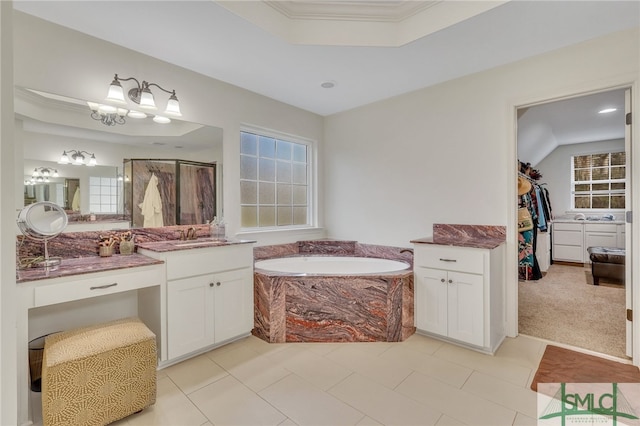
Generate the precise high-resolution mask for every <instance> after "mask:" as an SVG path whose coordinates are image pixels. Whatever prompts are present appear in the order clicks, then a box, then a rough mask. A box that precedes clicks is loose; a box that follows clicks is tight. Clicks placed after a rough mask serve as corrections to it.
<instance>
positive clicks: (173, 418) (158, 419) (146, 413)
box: [126, 377, 207, 426]
mask: <svg viewBox="0 0 640 426" xmlns="http://www.w3.org/2000/svg"><path fill="white" fill-rule="evenodd" d="M157 392H158V394H157V398H156V403H155V405H153V406H151V407H149V408H147V409H145V410H143V411H141V412H140V413H138V414H133V415H131V416H129V417H127V418H126V420H127V423H126V424H127V425H131V426H149V425H154V426H175V425H177V424H179V425H184V426H200V425H203V424H205V423H206V422H207V418H206V417H205V416H204V415H203V414H202V413H201V412H200V410H198V408H197V407H196V406H195V405H194V404H193V403H192V402H191V401H190V400H189V398H187V396H186V395H185V394H184V393H182V391H180V388H178V386H176V385H175V383H173V382H172V381H171V379H170V378H168V377H165V378H163V379H159V380H158V389H157Z"/></svg>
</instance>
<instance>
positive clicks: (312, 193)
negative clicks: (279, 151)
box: [238, 125, 317, 233]
mask: <svg viewBox="0 0 640 426" xmlns="http://www.w3.org/2000/svg"><path fill="white" fill-rule="evenodd" d="M243 133H251V134H254V135H256V136H258V137H266V138H272V139H275V140H280V141H283V142H289V143H294V144H300V145H304V146H306V148H307V149H306V152H307V159H306V180H307V184H306V188H307V200H306V203H307V204H306V205H307V219H306V223H305V224H299V225H294V224H291V225H277V212H276V225H272V226H260V225H259V208H260V202H259V201H260V200H259V199H258V200H257V203H256V204H255V205H256V206H257V207H258V213H257V219H258V226H255V227H248V226H244V225H243V224H242V207H243V206H247V205H252V204H245V203H242V188H239V189H240V194H239V195H240V198H239V207H240V221H239V222H240V227H239V232H244V233H251V232H269V231H290V230H301V229H313V228H317V213H316V211H317V196H316V188H317V164H316V160H315V159H316V149H317V144H316V142H315V141H314V140H312V139H309V138H305V137H302V136H297V135H292V134H288V133H284V132H280V131H276V130H272V129H265V128H262V127H256V126H251V125H242V126H241V127H240V132H239V137H238V143H239V144H241V143H242V134H243ZM239 151H240V152H239V156H238V158H239V159H240V162H242V156H243V154H242V147H241V146H240V145H239ZM256 157H257V158H260V157H259V156H258V155H256ZM276 161H277V159H276ZM291 163H292V164H293V161H291ZM258 173H259V170H258ZM243 181H253V182H260V179H259V176H256V179H255V180H251V179H243V178H242V177H241V176H240V179H239V182H238V184H239V185H242V182H243ZM274 183H275V184H277V181H276V182H274ZM275 197H276V200H275V204H273V206H277V205H278V203H277V194H276V195H275ZM270 206H271V205H270Z"/></svg>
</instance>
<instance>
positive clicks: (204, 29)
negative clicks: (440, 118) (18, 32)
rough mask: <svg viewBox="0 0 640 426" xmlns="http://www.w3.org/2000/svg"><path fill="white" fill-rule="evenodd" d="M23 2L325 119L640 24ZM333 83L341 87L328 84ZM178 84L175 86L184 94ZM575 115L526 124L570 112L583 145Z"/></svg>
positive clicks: (587, 10) (485, 11) (525, 5)
mask: <svg viewBox="0 0 640 426" xmlns="http://www.w3.org/2000/svg"><path fill="white" fill-rule="evenodd" d="M418 6H420V7H418ZM14 7H15V8H16V9H18V10H20V11H23V12H25V13H29V14H32V15H35V16H37V17H40V18H42V19H46V20H49V21H52V22H54V23H57V24H60V25H63V26H66V27H69V28H72V29H75V30H77V31H81V32H84V33H87V34H90V35H92V36H94V37H98V38H101V39H104V40H107V41H110V42H112V43H115V44H118V45H121V46H124V47H127V48H129V49H132V50H135V51H139V52H141V53H144V54H147V55H150V56H153V57H156V58H158V59H161V60H164V61H166V62H169V63H173V64H176V65H179V66H181V67H184V68H187V69H191V70H193V71H196V72H199V73H201V74H204V75H207V76H210V77H212V78H215V79H218V80H222V81H225V82H228V83H231V84H234V85H236V86H239V87H242V88H245V89H248V90H251V91H253V92H256V93H260V94H262V95H265V96H268V97H270V98H273V99H277V100H279V101H282V102H285V103H287V104H290V105H293V106H296V107H299V108H302V109H305V110H308V111H311V112H314V113H317V114H320V115H330V114H334V113H338V112H341V111H345V110H348V109H352V108H355V107H358V106H361V105H365V104H368V103H371V102H375V101H378V100H382V99H386V98H389V97H393V96H396V95H399V94H402V93H406V92H410V91H414V90H417V89H420V88H424V87H427V86H430V85H434V84H437V83H440V82H443V81H447V80H451V79H454V78H457V77H461V76H464V75H468V74H471V73H475V72H479V71H482V70H486V69H490V68H493V67H496V66H499V65H503V64H506V63H510V62H513V61H517V60H520V59H523V58H527V57H530V56H533V55H537V54H541V53H544V52H547V51H551V50H554V49H558V48H561V47H564V46H568V45H571V44H575V43H579V42H582V41H585V40H588V39H592V38H595V37H599V36H602V35H605V34H608V33H612V32H615V31H620V30H625V29H629V28H633V27H638V26H639V25H640V2H638V1H608V0H604V1H519V0H512V1H508V2H504V1H493V2H488V1H479V0H478V1H449V0H447V1H413V2H412V1H401V0H389V1H364V0H352V1H335V0H328V1H313V0H306V1H295V2H291V1H283V2H273V1H269V2H257V1H232V2H228V1H227V2H216V1H212V0H201V1H185V0H183V1H171V0H164V1H154V0H143V1H117V2H116V1H97V0H96V1H92V0H86V1H51V0H48V1H33V0H14ZM265 7H266V9H265ZM232 11H233V12H232ZM360 12H361V16H358V15H359V14H360ZM240 15H242V16H245V17H247V18H243V17H241V16H240ZM267 18H268V19H267ZM296 20H299V21H296ZM363 22H364V23H363ZM416 22H418V23H419V24H420V25H418V28H419V29H420V31H422V32H423V33H424V34H426V35H424V36H422V35H420V32H419V31H418V32H416ZM365 24H366V25H367V26H363V25H365ZM388 24H392V25H394V26H395V27H393V30H392V31H391V32H389V29H388V28H386V27H382V25H388ZM283 28H284V29H283ZM348 28H353V30H352V31H347V29H348ZM312 30H313V31H314V34H313V35H312V36H310V35H309V34H310V33H311V31H312ZM378 30H379V31H378ZM322 34H324V35H331V37H329V38H326V37H321V35H322ZM380 34H383V35H385V36H389V35H391V38H393V39H394V40H395V42H397V41H398V40H399V39H409V40H411V39H414V38H415V41H411V42H408V43H406V44H402V45H400V46H397V47H388V46H389V45H393V44H394V43H387V42H388V41H389V40H386V41H385V40H381V39H380V37H377V38H378V40H376V37H370V36H372V35H373V36H376V35H380ZM398 34H400V36H398ZM354 35H356V36H357V37H354ZM396 36H397V37H396ZM305 43H311V44H305ZM375 44H377V45H382V46H385V47H376V46H374V45H375ZM396 44H398V43H396ZM326 81H333V82H335V87H333V88H332V89H324V88H322V87H321V86H320V84H321V83H323V82H326ZM178 83H179V82H176V83H171V86H172V87H173V86H175V87H176V89H178V90H177V91H178V92H179V88H178V87H179V84H178ZM181 102H182V103H185V102H188V100H186V99H183V98H181ZM581 108H589V107H588V106H584V107H581ZM591 108H594V106H591ZM570 110H573V111H574V112H576V111H577V109H574V108H573V107H572V108H566V107H562V108H560V109H559V110H556V111H554V112H553V113H552V114H550V115H549V114H543V113H539V114H538V113H534V112H533V111H531V112H528V113H527V114H525V116H528V117H527V118H528V119H530V120H529V121H530V123H525V122H523V123H522V127H521V129H524V126H532V127H535V126H538V127H539V126H541V124H540V122H539V121H536V120H535V118H536V117H538V120H548V119H552V118H553V117H566V119H562V120H556V121H554V122H553V124H547V127H548V128H547V131H548V132H552V134H553V136H554V139H555V142H554V143H557V144H563V143H568V142H567V141H570V140H574V141H575V140H578V139H581V136H579V135H577V134H576V130H575V129H576V128H578V129H582V130H587V128H588V126H587V125H588V124H593V122H592V120H591V119H590V118H588V117H581V118H578V119H575V120H574V118H569V115H568V114H567V113H568V112H569V111H570ZM576 125H577V126H576ZM549 129H550V130H549ZM591 130H592V129H591ZM529 133H535V132H533V131H531V132H529ZM606 134H607V135H612V134H611V133H606ZM584 137H586V136H585V135H584V133H583V136H582V138H584ZM531 140H532V141H534V140H535V138H531ZM525 143H526V142H525V141H524V140H523V141H522V144H525ZM523 146H524V145H523ZM529 161H530V160H529Z"/></svg>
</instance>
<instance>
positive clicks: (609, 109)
mask: <svg viewBox="0 0 640 426" xmlns="http://www.w3.org/2000/svg"><path fill="white" fill-rule="evenodd" d="M617 110H618V108H605V109H602V110H600V111H598V114H607V113H609V112H614V111H617Z"/></svg>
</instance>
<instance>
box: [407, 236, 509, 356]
mask: <svg viewBox="0 0 640 426" xmlns="http://www.w3.org/2000/svg"><path fill="white" fill-rule="evenodd" d="M503 257H504V248H503V246H499V247H497V248H494V249H482V248H470V247H453V246H442V245H436V244H416V245H415V246H414V274H415V295H414V298H415V321H416V329H417V330H418V331H419V332H423V333H425V334H429V335H434V336H436V337H440V338H444V339H446V340H451V341H453V342H455V343H459V344H463V345H466V346H469V347H471V348H473V349H477V350H481V351H483V352H488V353H493V352H495V350H496V349H497V348H498V346H499V345H500V343H501V342H502V340H503V339H504V336H505V333H504V301H503V295H504V292H503V279H502V277H503V272H502V267H503V263H504V261H503Z"/></svg>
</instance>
